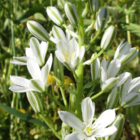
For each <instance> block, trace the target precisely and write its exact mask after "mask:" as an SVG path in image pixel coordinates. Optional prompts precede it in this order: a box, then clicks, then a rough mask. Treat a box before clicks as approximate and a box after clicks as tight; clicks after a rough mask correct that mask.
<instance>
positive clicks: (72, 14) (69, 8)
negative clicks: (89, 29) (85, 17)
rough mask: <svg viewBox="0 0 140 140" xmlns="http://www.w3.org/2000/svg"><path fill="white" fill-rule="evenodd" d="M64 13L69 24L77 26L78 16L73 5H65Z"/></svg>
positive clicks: (68, 3)
mask: <svg viewBox="0 0 140 140" xmlns="http://www.w3.org/2000/svg"><path fill="white" fill-rule="evenodd" d="M65 13H66V15H67V17H68V19H69V21H70V23H71V24H72V25H74V26H76V25H77V24H78V15H77V11H76V9H75V7H74V5H73V4H72V3H70V2H67V3H65Z"/></svg>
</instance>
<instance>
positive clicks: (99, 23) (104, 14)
mask: <svg viewBox="0 0 140 140" xmlns="http://www.w3.org/2000/svg"><path fill="white" fill-rule="evenodd" d="M107 20H108V11H107V9H106V8H104V9H102V10H101V11H100V12H99V14H98V16H97V18H96V22H95V25H96V31H103V29H104V27H105V25H106V23H107Z"/></svg>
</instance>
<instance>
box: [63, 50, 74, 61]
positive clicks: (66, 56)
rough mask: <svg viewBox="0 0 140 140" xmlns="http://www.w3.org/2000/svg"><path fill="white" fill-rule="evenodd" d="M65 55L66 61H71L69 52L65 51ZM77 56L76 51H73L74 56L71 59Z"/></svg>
mask: <svg viewBox="0 0 140 140" xmlns="http://www.w3.org/2000/svg"><path fill="white" fill-rule="evenodd" d="M64 56H65V60H66V62H69V54H68V53H67V52H64ZM75 57H76V53H75V52H73V53H72V56H71V59H74V58H75Z"/></svg>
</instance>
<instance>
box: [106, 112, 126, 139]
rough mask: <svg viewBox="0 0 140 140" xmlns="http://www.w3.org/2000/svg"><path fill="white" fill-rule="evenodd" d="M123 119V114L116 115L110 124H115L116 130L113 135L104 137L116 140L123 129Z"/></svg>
mask: <svg viewBox="0 0 140 140" xmlns="http://www.w3.org/2000/svg"><path fill="white" fill-rule="evenodd" d="M124 121H125V118H124V115H123V114H119V115H117V116H116V119H115V121H114V122H113V124H112V126H115V127H116V128H117V131H116V132H115V133H114V134H113V135H111V136H108V137H106V138H105V139H106V140H118V139H119V137H120V135H121V133H122V130H123V126H124Z"/></svg>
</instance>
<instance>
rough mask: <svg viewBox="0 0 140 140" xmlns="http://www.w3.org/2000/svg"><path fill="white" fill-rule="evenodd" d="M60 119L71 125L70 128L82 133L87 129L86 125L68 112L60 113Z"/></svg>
mask: <svg viewBox="0 0 140 140" xmlns="http://www.w3.org/2000/svg"><path fill="white" fill-rule="evenodd" d="M58 114H59V117H60V119H61V120H62V121H63V122H64V123H66V124H67V125H69V126H70V127H72V128H74V129H76V130H79V131H82V130H84V128H85V125H84V124H83V123H82V121H81V120H80V119H79V118H77V117H76V116H75V115H73V114H71V113H69V112H66V111H58Z"/></svg>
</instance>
